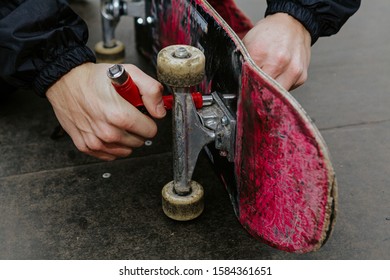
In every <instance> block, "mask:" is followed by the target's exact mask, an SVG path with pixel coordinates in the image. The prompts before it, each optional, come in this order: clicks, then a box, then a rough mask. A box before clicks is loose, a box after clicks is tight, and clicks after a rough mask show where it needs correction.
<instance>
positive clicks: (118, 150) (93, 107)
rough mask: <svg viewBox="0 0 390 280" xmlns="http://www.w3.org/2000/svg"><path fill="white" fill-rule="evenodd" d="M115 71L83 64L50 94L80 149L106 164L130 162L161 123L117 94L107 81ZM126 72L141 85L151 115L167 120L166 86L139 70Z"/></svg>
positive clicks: (63, 78) (65, 128)
mask: <svg viewBox="0 0 390 280" xmlns="http://www.w3.org/2000/svg"><path fill="white" fill-rule="evenodd" d="M109 66H110V65H108V64H93V63H85V64H82V65H80V66H78V67H76V68H74V69H72V70H71V71H70V72H69V73H68V74H66V75H65V76H63V77H62V78H61V79H60V80H58V81H57V82H56V83H55V84H54V85H53V86H51V87H50V88H49V90H48V91H47V93H46V96H47V98H48V100H49V101H50V103H51V105H52V106H53V109H54V112H55V114H56V116H57V119H58V121H59V122H60V124H61V126H62V127H63V129H64V130H65V131H66V132H67V133H68V134H69V135H70V137H71V138H72V140H73V142H74V144H75V145H76V147H77V148H78V149H79V150H80V151H82V152H84V153H86V154H88V155H91V156H94V157H97V158H99V159H102V160H114V159H116V158H118V157H126V156H128V155H130V154H131V152H132V150H133V148H136V147H140V146H142V145H143V144H144V141H145V139H147V138H152V137H154V136H155V135H156V133H157V126H156V124H155V122H154V121H153V120H152V119H151V118H150V117H148V116H147V115H145V114H143V113H141V112H140V111H139V110H138V109H137V108H135V107H134V106H132V105H131V104H130V103H128V102H127V101H126V100H124V99H123V98H122V97H121V96H120V95H119V94H118V93H117V92H116V91H115V89H114V87H113V86H112V85H111V81H110V80H109V79H108V78H107V76H106V71H107V69H108V68H109ZM124 67H125V68H126V71H128V72H129V74H130V75H131V77H132V79H133V80H134V83H135V84H136V85H137V86H138V88H139V91H140V94H141V96H142V100H143V102H144V104H145V107H146V109H147V110H148V112H149V114H150V115H151V116H152V117H155V118H163V117H164V116H165V114H166V111H165V108H164V104H163V100H162V92H163V86H162V85H161V84H160V83H159V82H158V81H156V80H154V79H153V78H151V77H149V76H148V75H146V74H145V73H143V72H142V71H141V70H140V69H138V68H137V67H135V66H133V65H130V64H127V65H124Z"/></svg>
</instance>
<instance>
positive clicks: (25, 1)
mask: <svg viewBox="0 0 390 280" xmlns="http://www.w3.org/2000/svg"><path fill="white" fill-rule="evenodd" d="M267 3H268V8H267V11H266V15H269V14H273V13H276V12H285V13H288V14H290V15H292V16H293V17H295V18H296V19H298V20H299V21H300V22H302V24H303V25H304V26H305V27H306V28H307V29H308V30H309V32H310V34H311V36H312V43H314V42H315V41H316V40H317V39H318V37H320V36H329V35H332V34H335V33H336V32H337V31H338V30H339V29H340V28H341V26H342V25H343V24H344V23H345V22H346V20H347V19H348V18H349V17H350V16H351V15H352V14H353V13H354V12H355V11H356V10H357V9H358V8H359V5H360V0H292V1H283V0H282V1H278V0H274V1H272V0H267ZM87 39H88V29H87V26H86V24H85V22H84V21H83V20H82V19H81V18H80V17H79V16H77V15H76V14H75V13H74V12H73V11H72V10H71V9H70V7H69V6H68V4H67V1H66V0H7V1H0V65H1V66H0V77H1V78H2V79H4V80H6V81H7V82H10V83H12V84H14V85H16V86H22V85H29V86H32V87H33V88H34V89H35V91H36V92H37V93H38V94H39V95H41V96H45V93H46V90H47V89H48V88H49V87H50V86H51V85H52V84H54V83H55V82H56V81H57V80H59V79H60V78H61V77H62V76H63V75H64V74H66V73H67V72H69V71H70V70H71V69H73V68H74V67H76V66H78V65H81V64H83V63H85V62H94V61H95V56H94V54H93V52H92V51H91V50H90V49H89V48H88V47H87V46H86V42H87Z"/></svg>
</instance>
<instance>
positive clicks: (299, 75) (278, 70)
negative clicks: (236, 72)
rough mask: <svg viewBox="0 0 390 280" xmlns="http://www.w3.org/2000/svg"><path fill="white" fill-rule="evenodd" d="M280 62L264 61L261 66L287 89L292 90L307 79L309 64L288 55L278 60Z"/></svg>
mask: <svg viewBox="0 0 390 280" xmlns="http://www.w3.org/2000/svg"><path fill="white" fill-rule="evenodd" d="M277 61H278V63H273V64H272V63H269V64H267V62H265V63H264V62H263V63H264V65H263V66H261V67H260V68H261V69H262V70H263V71H264V72H265V73H267V74H268V75H269V76H270V77H271V78H273V79H275V80H276V81H277V82H278V83H279V84H280V85H281V86H282V87H283V88H285V89H286V90H292V89H294V88H297V87H299V86H301V85H302V84H304V83H305V82H306V80H307V76H308V75H307V68H308V67H307V66H306V65H304V64H303V63H301V62H302V61H301V60H299V59H297V60H296V61H293V60H291V59H290V57H289V56H288V55H287V56H285V57H283V58H280V59H279V60H277Z"/></svg>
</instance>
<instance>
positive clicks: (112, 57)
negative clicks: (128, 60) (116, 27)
mask: <svg viewBox="0 0 390 280" xmlns="http://www.w3.org/2000/svg"><path fill="white" fill-rule="evenodd" d="M95 54H96V61H97V62H99V63H111V64H120V63H123V62H124V61H125V45H124V44H123V43H122V42H121V41H116V45H115V47H112V48H106V47H104V44H103V42H102V41H100V42H98V43H97V44H96V45H95Z"/></svg>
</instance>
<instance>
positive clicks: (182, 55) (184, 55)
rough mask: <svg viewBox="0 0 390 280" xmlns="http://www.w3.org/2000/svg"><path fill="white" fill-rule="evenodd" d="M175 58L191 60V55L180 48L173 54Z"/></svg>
mask: <svg viewBox="0 0 390 280" xmlns="http://www.w3.org/2000/svg"><path fill="white" fill-rule="evenodd" d="M173 56H174V57H176V58H189V57H190V56H191V54H190V53H189V52H188V50H187V49H186V48H184V47H179V48H177V49H176V50H175V52H174V53H173Z"/></svg>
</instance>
